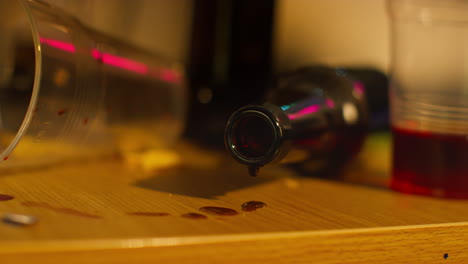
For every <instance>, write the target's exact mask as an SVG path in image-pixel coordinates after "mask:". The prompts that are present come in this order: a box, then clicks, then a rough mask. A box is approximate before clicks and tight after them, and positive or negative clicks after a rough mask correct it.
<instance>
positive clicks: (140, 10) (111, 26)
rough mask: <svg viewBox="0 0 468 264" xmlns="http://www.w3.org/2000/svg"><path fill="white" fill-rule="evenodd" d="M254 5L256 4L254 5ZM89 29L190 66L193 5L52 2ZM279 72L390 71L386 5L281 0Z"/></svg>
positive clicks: (379, 1) (179, 1)
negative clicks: (313, 68)
mask: <svg viewBox="0 0 468 264" xmlns="http://www.w3.org/2000/svg"><path fill="white" fill-rule="evenodd" d="M252 1H255V0H252ZM49 2H51V3H53V4H56V5H59V6H61V7H64V8H65V9H67V10H69V11H70V12H72V13H74V14H75V15H77V16H78V17H79V18H80V19H81V20H83V21H84V22H85V23H87V24H89V25H92V26H93V27H96V28H98V29H100V30H102V31H105V32H108V33H110V34H112V35H115V36H117V37H119V38H122V39H126V40H128V41H130V42H133V43H136V44H137V45H140V46H142V47H144V48H147V49H150V50H153V51H155V52H159V53H163V54H165V55H166V56H168V57H170V58H174V59H176V60H179V61H186V60H187V51H188V43H189V40H190V26H191V19H192V6H193V2H192V0H132V1H130V0H73V1H72V0H49ZM276 19H277V31H276V37H275V40H274V56H275V66H276V68H277V69H278V70H286V69H291V68H294V67H298V66H300V65H304V64H312V63H324V64H330V65H344V66H349V65H365V66H373V67H377V68H378V69H381V70H384V71H387V69H388V58H389V38H388V17H387V14H386V11H385V0H278V8H277V14H276Z"/></svg>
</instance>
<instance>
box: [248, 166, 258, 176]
mask: <svg viewBox="0 0 468 264" xmlns="http://www.w3.org/2000/svg"><path fill="white" fill-rule="evenodd" d="M248 170H249V175H250V176H252V177H255V176H257V175H258V172H259V171H260V168H259V167H249V168H248Z"/></svg>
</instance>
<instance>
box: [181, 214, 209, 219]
mask: <svg viewBox="0 0 468 264" xmlns="http://www.w3.org/2000/svg"><path fill="white" fill-rule="evenodd" d="M181 216H182V217H184V218H190V219H206V218H207V217H206V215H202V214H199V213H186V214H183V215H181Z"/></svg>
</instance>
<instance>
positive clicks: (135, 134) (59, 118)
mask: <svg viewBox="0 0 468 264" xmlns="http://www.w3.org/2000/svg"><path fill="white" fill-rule="evenodd" d="M0 39H1V41H0V153H1V154H0V172H1V170H2V169H5V168H16V167H25V166H30V165H42V164H50V162H51V161H60V160H70V159H77V158H78V159H79V158H83V157H92V158H96V157H100V156H105V155H109V154H115V153H118V152H135V151H144V150H148V149H152V148H158V147H161V146H165V145H167V144H169V143H171V142H174V141H175V140H176V139H177V138H178V137H179V136H180V134H181V132H182V129H183V125H184V123H185V121H184V120H185V110H186V88H185V85H184V80H185V79H184V74H183V71H182V70H181V67H180V65H179V64H177V63H175V62H173V61H170V60H165V59H163V58H161V57H157V56H155V55H153V54H151V53H148V52H145V51H143V50H140V49H138V48H135V47H133V46H131V45H128V44H125V43H124V42H123V41H120V40H116V39H113V38H110V37H108V36H105V35H104V34H101V33H99V32H96V31H95V30H93V29H91V28H88V27H86V26H84V25H83V24H81V23H80V22H79V21H78V20H77V19H75V18H74V17H73V16H71V15H70V14H67V13H66V12H64V11H63V10H61V9H59V8H56V7H54V6H50V5H49V4H47V3H44V2H42V1H36V0H0Z"/></svg>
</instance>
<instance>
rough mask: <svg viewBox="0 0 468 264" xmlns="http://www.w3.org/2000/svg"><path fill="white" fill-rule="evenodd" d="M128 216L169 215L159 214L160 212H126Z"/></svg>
mask: <svg viewBox="0 0 468 264" xmlns="http://www.w3.org/2000/svg"><path fill="white" fill-rule="evenodd" d="M127 214H128V215H138V216H168V215H169V213H160V212H128V213H127Z"/></svg>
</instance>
